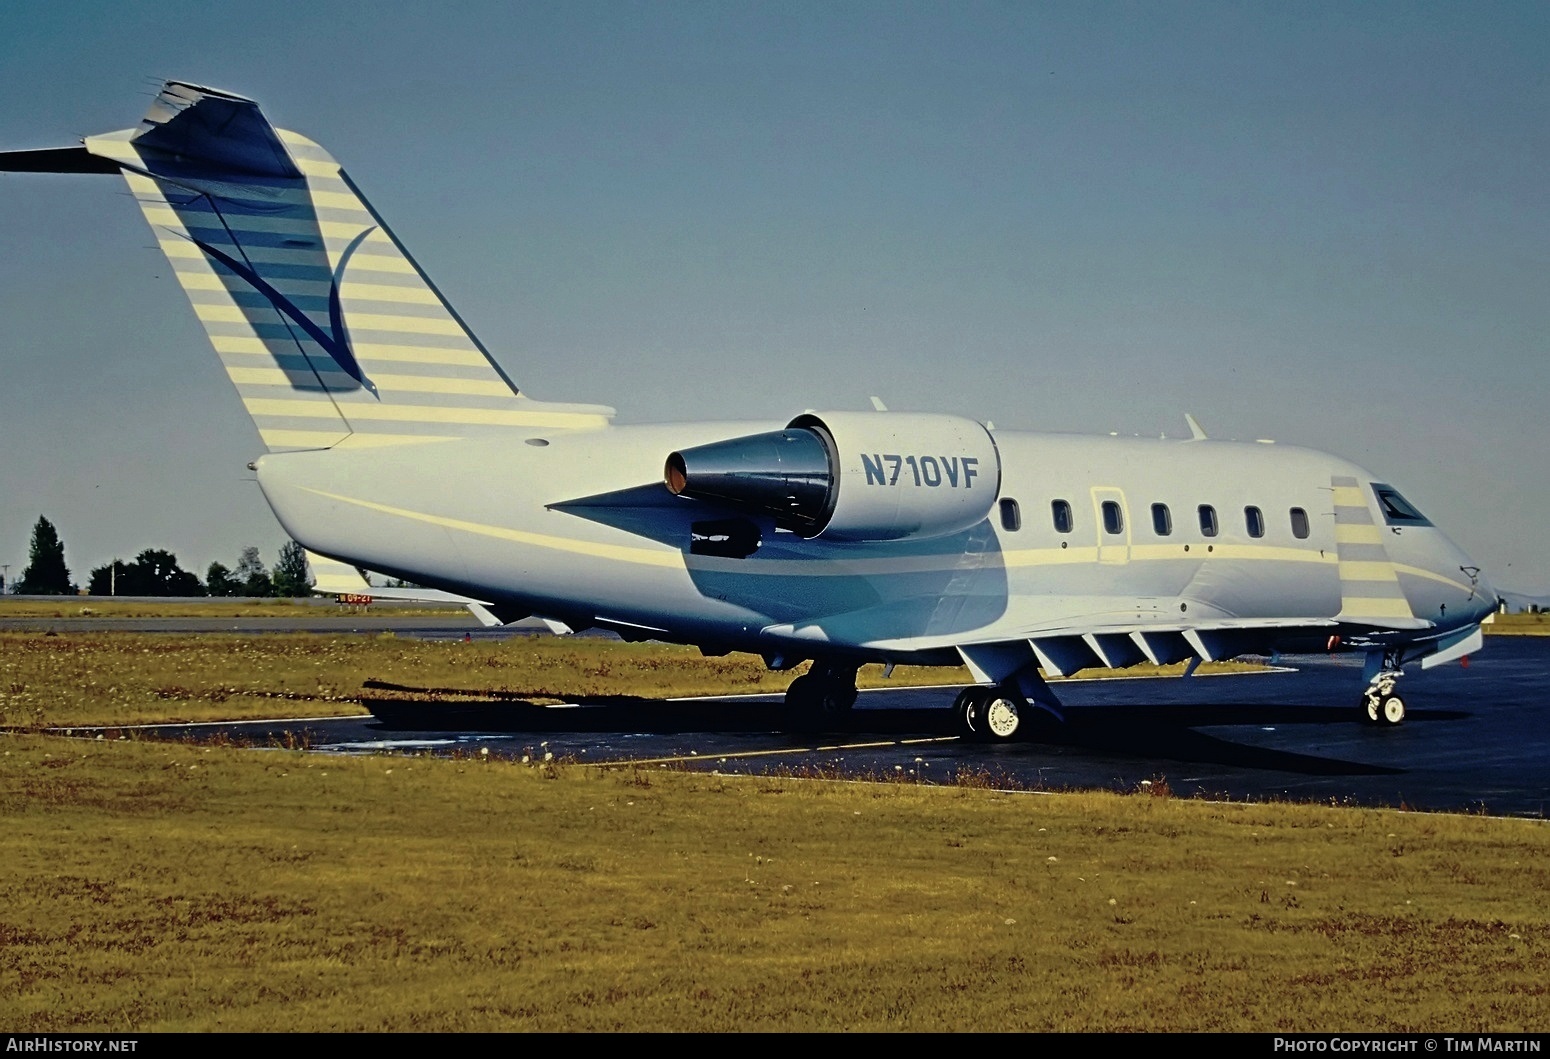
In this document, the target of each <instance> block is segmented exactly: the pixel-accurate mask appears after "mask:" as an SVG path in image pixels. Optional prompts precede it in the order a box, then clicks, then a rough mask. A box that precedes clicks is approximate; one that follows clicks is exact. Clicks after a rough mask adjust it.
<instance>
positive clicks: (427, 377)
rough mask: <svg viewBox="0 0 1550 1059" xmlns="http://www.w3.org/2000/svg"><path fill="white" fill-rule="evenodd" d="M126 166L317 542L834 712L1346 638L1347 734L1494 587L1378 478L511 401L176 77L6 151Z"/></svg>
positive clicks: (1426, 663)
mask: <svg viewBox="0 0 1550 1059" xmlns="http://www.w3.org/2000/svg"><path fill="white" fill-rule="evenodd" d="M0 169H5V170H12V171H30V172H53V173H121V174H122V175H123V177H124V179H125V180H127V181H128V183H129V188H130V191H131V193H132V194H133V196H134V198H135V199H136V201H138V202H139V204H140V207H141V209H142V210H143V211H144V213H145V217H146V220H147V221H149V222H150V225H151V229H152V231H153V232H154V233H155V235H156V239H157V242H158V243H159V244H160V246H161V249H162V251H163V252H164V253H165V254H166V256H167V258H168V260H169V262H170V263H171V265H172V268H173V269H174V271H175V272H176V274H177V277H178V280H179V282H181V283H182V285H183V289H184V290H185V292H186V293H187V295H188V299H189V301H190V302H191V303H192V304H193V308H194V312H195V313H196V314H197V315H198V317H199V319H200V320H201V321H202V322H203V324H204V327H205V330H206V331H207V332H208V334H209V337H210V341H211V344H212V345H213V346H214V347H215V352H216V353H217V354H218V355H219V357H220V358H221V362H222V363H223V364H224V365H225V366H226V370H227V373H228V374H229V375H230V377H231V380H232V382H233V383H234V384H235V385H236V387H237V392H238V393H239V395H240V396H241V398H242V401H243V403H244V404H245V405H246V407H247V411H248V414H249V415H250V416H251V417H252V419H253V422H254V424H255V425H256V427H257V429H258V432H259V436H260V437H261V438H262V440H263V442H264V444H265V446H266V447H267V449H268V452H267V454H266V455H263V456H261V457H259V458H258V459H257V461H256V462H255V463H254V464H252V467H253V468H254V470H255V471H256V472H257V476H258V482H259V486H260V488H261V489H262V490H263V493H264V496H265V498H266V499H267V500H268V502H269V504H270V506H271V507H272V508H273V509H274V513H275V515H276V516H277V517H278V518H279V520H280V523H281V524H282V525H283V526H284V528H285V530H286V532H287V533H289V534H290V535H291V537H293V538H294V539H295V540H297V541H299V542H301V543H302V544H303V545H304V546H305V547H306V548H308V549H309V550H310V551H312V552H313V553H316V554H318V555H321V556H324V557H328V558H330V559H333V560H337V561H340V562H343V563H347V564H349V565H350V566H353V567H356V568H361V569H369V570H372V571H378V572H380V573H383V574H387V575H390V576H392V577H397V578H403V579H406V580H409V581H412V582H414V583H416V584H420V585H425V586H431V587H432V588H433V589H435V590H437V591H439V592H442V593H446V594H448V598H458V599H462V600H464V601H467V602H470V603H472V604H473V605H474V606H475V608H476V610H477V611H478V612H479V613H481V614H483V615H485V616H486V617H487V619H488V620H490V621H499V622H503V623H504V622H512V621H516V620H519V619H521V618H524V617H527V616H538V617H541V618H544V619H546V620H548V621H549V622H550V623H552V624H553V625H554V626H555V627H560V626H565V627H569V628H571V629H581V628H583V627H594V626H595V627H602V628H605V629H612V630H614V631H616V632H618V633H619V634H620V635H622V636H623V637H625V638H626V639H657V640H666V641H672V642H678V643H687V644H695V645H698V646H699V647H700V648H701V650H702V651H704V652H705V653H706V654H721V653H725V652H729V651H748V652H753V653H756V654H759V655H762V656H763V657H764V659H765V661H766V663H767V664H768V665H769V666H770V667H771V668H773V669H788V668H791V667H793V666H797V665H800V664H801V663H803V662H811V663H812V664H811V667H810V668H809V670H808V672H807V673H805V674H804V675H802V676H799V677H798V678H797V679H796V680H795V681H793V682H792V684H791V686H790V690H789V691H788V692H787V694H786V702H787V705H788V707H789V708H790V712H791V714H792V720H793V724H794V725H800V726H802V727H806V728H813V727H821V726H826V725H829V724H831V723H832V722H834V721H836V720H838V719H839V715H842V714H843V713H844V711H846V710H848V709H849V708H850V707H851V706H852V705H853V704H854V702H855V698H856V687H855V677H856V671H857V668H858V667H859V666H860V665H861V664H862V663H865V662H883V663H886V664H890V665H891V664H895V663H911V664H918V665H959V664H964V665H967V667H968V669H969V672H970V673H971V674H972V675H973V677H974V680H975V681H976V685H975V686H974V687H972V688H969V689H968V690H966V691H965V692H963V693H962V694H961V695H960V696H959V698H958V701H957V703H956V705H955V709H956V711H957V716H958V719H959V723H960V725H961V728H962V731H963V732H964V733H965V734H968V735H970V736H973V737H976V738H982V739H987V740H992V741H996V740H1009V739H1013V738H1016V737H1018V736H1019V735H1021V734H1025V733H1026V731H1027V730H1028V728H1029V721H1030V719H1031V718H1033V717H1043V716H1045V715H1046V714H1048V713H1053V714H1055V715H1056V716H1058V715H1059V710H1060V704H1059V701H1058V699H1057V697H1056V695H1055V694H1054V692H1053V691H1052V690H1051V688H1050V686H1049V685H1048V684H1047V683H1046V681H1045V677H1046V676H1051V675H1054V676H1058V675H1066V674H1070V673H1073V672H1075V671H1077V670H1079V669H1082V668H1084V667H1090V666H1109V667H1125V666H1130V665H1134V664H1136V663H1139V662H1142V661H1148V662H1153V663H1159V664H1166V663H1172V662H1179V661H1184V660H1190V661H1191V665H1194V664H1195V663H1197V662H1198V661H1200V660H1208V661H1209V660H1217V659H1224V658H1231V657H1234V656H1237V655H1241V654H1271V653H1274V652H1280V651H1310V650H1319V651H1323V650H1330V651H1360V652H1363V653H1365V656H1366V663H1367V664H1366V673H1365V678H1366V681H1367V688H1366V691H1365V693H1364V694H1362V695H1361V697H1360V715H1361V716H1362V717H1363V718H1365V719H1367V720H1368V721H1371V722H1373V723H1375V724H1383V723H1387V724H1397V723H1398V722H1400V721H1401V720H1402V719H1403V717H1404V714H1405V705H1404V701H1403V699H1402V698H1401V697H1400V695H1399V694H1398V692H1397V680H1398V678H1399V676H1400V673H1401V670H1402V667H1403V666H1404V665H1405V664H1407V663H1410V662H1413V661H1417V660H1419V661H1420V662H1421V666H1422V668H1429V667H1431V666H1434V665H1437V664H1440V663H1443V662H1447V661H1449V660H1452V659H1456V658H1459V657H1461V656H1463V655H1465V654H1467V653H1469V652H1473V651H1475V650H1477V649H1478V648H1479V647H1480V646H1481V642H1482V638H1481V633H1480V624H1481V622H1482V621H1483V620H1486V619H1487V618H1488V616H1489V615H1491V614H1492V613H1493V611H1494V609H1495V605H1496V598H1497V597H1496V594H1495V592H1494V591H1493V590H1492V589H1491V587H1490V586H1489V585H1488V584H1487V583H1486V581H1485V579H1484V578H1482V577H1481V575H1480V570H1479V568H1478V567H1477V566H1476V565H1475V564H1474V563H1472V562H1471V561H1470V560H1469V558H1468V557H1467V556H1466V555H1465V554H1464V553H1463V552H1462V551H1460V550H1459V548H1458V547H1457V546H1456V545H1454V544H1453V542H1452V541H1450V540H1449V539H1448V538H1447V537H1446V536H1444V535H1443V533H1442V531H1441V530H1439V529H1437V528H1436V527H1434V526H1433V525H1432V524H1431V522H1430V521H1428V520H1427V518H1426V517H1425V516H1424V515H1423V514H1422V513H1421V512H1420V511H1419V510H1417V509H1416V508H1415V507H1414V506H1413V505H1411V504H1410V503H1409V502H1407V501H1406V500H1405V498H1404V497H1403V496H1401V495H1400V493H1399V492H1398V491H1397V490H1395V489H1394V488H1393V487H1392V486H1390V485H1388V484H1386V483H1384V482H1382V481H1378V480H1375V479H1374V478H1373V476H1372V475H1371V474H1369V473H1368V472H1367V471H1365V470H1363V469H1362V468H1360V467H1357V466H1354V465H1353V464H1350V463H1348V462H1346V461H1344V460H1341V459H1339V458H1337V457H1334V456H1330V455H1326V454H1324V453H1320V452H1313V451H1310V450H1307V449H1300V448H1292V447H1288V446H1281V445H1271V444H1261V443H1253V444H1238V443H1230V442H1223V441H1217V440H1210V439H1207V438H1206V436H1205V434H1204V432H1203V431H1201V430H1200V429H1199V428H1198V426H1197V425H1196V424H1195V423H1194V422H1193V421H1192V420H1191V422H1190V426H1191V435H1192V436H1191V437H1190V438H1189V439H1180V440H1162V439H1159V440H1149V439H1146V440H1144V439H1136V438H1116V437H1079V436H1067V435H1057V434H1037V433H1025V432H1018V431H1009V430H997V429H994V428H992V427H991V426H990V425H989V424H985V423H979V422H976V421H974V420H972V419H966V418H961V417H958V416H952V415H924V414H914V413H895V412H888V411H884V410H881V408H880V407H879V409H878V410H876V411H844V410H841V411H816V412H815V411H805V412H802V413H801V414H800V415H797V416H795V417H794V418H792V419H791V420H789V421H786V422H768V423H750V422H715V423H694V424H673V425H649V426H616V425H614V424H613V423H612V422H611V420H612V417H613V414H614V413H613V410H612V409H610V408H606V407H601V406H594V405H577V404H557V403H551V402H546V401H539V400H535V399H534V398H532V397H530V396H528V395H527V394H524V393H522V392H521V391H520V390H519V389H518V388H517V386H516V385H515V384H514V383H513V382H512V381H511V379H509V378H508V377H507V375H506V373H505V372H504V371H503V370H502V369H501V367H500V365H499V364H497V363H496V361H495V360H494V358H492V357H491V356H490V355H489V353H488V352H487V351H486V350H485V348H484V347H483V346H482V345H481V344H480V343H479V341H478V339H477V338H475V337H474V335H473V333H472V332H471V331H470V330H469V329H468V327H467V326H466V325H464V323H463V321H462V320H461V319H460V318H459V317H458V315H457V314H456V312H454V311H453V309H452V307H451V306H450V305H449V304H448V303H447V301H446V299H444V298H443V297H442V295H441V293H440V292H439V291H438V290H437V289H436V288H435V287H434V286H433V285H432V284H431V282H430V280H429V279H428V278H427V277H426V276H425V274H424V273H423V272H422V271H421V270H420V268H419V266H418V265H416V264H415V263H414V260H413V259H412V258H411V257H410V256H409V254H408V252H407V251H405V249H404V248H403V247H402V246H401V245H400V244H399V243H398V241H397V239H395V238H394V236H393V234H392V232H391V231H390V230H389V229H388V227H387V226H386V225H385V224H384V223H383V222H382V219H381V218H380V217H378V216H377V214H376V213H375V212H374V211H373V210H372V208H371V206H370V205H368V204H367V202H366V200H365V198H364V197H363V196H362V195H361V194H360V192H359V191H358V190H357V189H356V186H355V184H354V182H353V181H352V180H351V179H350V178H349V177H348V176H346V175H345V172H344V170H342V169H341V168H340V167H339V165H338V163H337V162H335V161H334V160H333V159H332V158H331V157H329V155H328V154H326V153H325V152H324V151H323V150H322V149H321V148H320V147H318V145H317V144H315V143H313V142H312V141H311V140H308V139H306V138H305V137H302V136H299V135H297V134H295V133H292V132H287V131H285V130H283V129H277V128H275V127H274V126H273V125H271V124H270V123H269V121H268V119H267V118H265V117H264V115H263V114H262V113H261V112H260V110H259V108H258V106H257V105H256V104H255V103H254V102H253V101H251V100H248V99H244V98H242V97H240V96H235V95H231V94H230V93H227V92H221V91H216V90H214V89H209V88H202V87H199V86H197V85H192V84H187V83H183V82H177V81H172V82H168V83H167V84H166V85H165V87H164V88H163V90H162V91H161V94H160V95H159V96H158V97H157V99H156V101H155V103H154V104H153V105H152V107H151V109H150V111H149V113H148V114H147V115H146V116H145V119H144V120H143V121H142V122H141V123H140V125H139V126H138V127H137V128H135V129H129V130H125V131H121V132H112V133H107V134H104V135H101V136H91V137H88V138H86V139H85V140H84V141H83V142H82V145H81V146H78V147H67V148H60V149H52V150H41V151H18V152H11V153H9V154H6V155H3V156H0Z"/></svg>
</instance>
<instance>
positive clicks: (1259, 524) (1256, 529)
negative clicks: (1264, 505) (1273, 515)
mask: <svg viewBox="0 0 1550 1059" xmlns="http://www.w3.org/2000/svg"><path fill="white" fill-rule="evenodd" d="M1243 524H1244V526H1245V527H1246V528H1247V529H1248V531H1249V536H1250V537H1263V536H1264V535H1265V513H1264V512H1263V511H1261V510H1260V509H1259V508H1257V507H1246V508H1244V509H1243Z"/></svg>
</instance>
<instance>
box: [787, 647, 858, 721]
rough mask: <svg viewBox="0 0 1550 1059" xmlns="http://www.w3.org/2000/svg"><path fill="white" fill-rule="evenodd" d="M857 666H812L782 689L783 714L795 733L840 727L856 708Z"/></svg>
mask: <svg viewBox="0 0 1550 1059" xmlns="http://www.w3.org/2000/svg"><path fill="white" fill-rule="evenodd" d="M859 668H860V666H853V665H843V664H839V665H836V664H832V663H830V664H821V663H817V662H815V663H813V667H812V668H811V669H810V670H808V671H807V672H806V673H803V674H802V675H801V676H799V677H797V678H796V679H795V680H793V681H792V682H791V685H790V686H789V687H788V688H786V712H787V714H788V716H789V717H790V718H791V727H792V728H793V730H795V731H798V732H824V731H830V730H832V729H834V728H837V727H841V726H842V725H843V722H844V721H845V720H846V719H847V718H849V716H850V710H851V707H853V706H854V705H855V704H856V670H858V669H859Z"/></svg>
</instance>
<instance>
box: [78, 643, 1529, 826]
mask: <svg viewBox="0 0 1550 1059" xmlns="http://www.w3.org/2000/svg"><path fill="white" fill-rule="evenodd" d="M1282 665H1283V667H1284V668H1283V669H1280V670H1277V671H1274V672H1270V673H1262V674H1245V675H1231V676H1196V677H1189V678H1138V679H1131V680H1107V681H1083V682H1067V683H1062V684H1060V685H1058V690H1059V692H1060V694H1061V696H1062V698H1063V700H1064V701H1065V703H1066V706H1067V713H1066V723H1065V724H1064V725H1062V726H1057V727H1055V728H1052V729H1050V730H1047V731H1045V730H1041V731H1039V732H1038V733H1036V735H1035V736H1034V737H1033V738H1031V739H1029V740H1027V741H1024V742H1019V743H1015V744H1010V745H1001V746H986V745H983V744H977V743H971V742H967V741H964V740H961V739H959V738H957V737H956V736H955V735H954V734H953V726H952V721H951V717H950V713H949V710H948V709H947V707H948V706H949V705H950V704H951V702H952V699H953V696H954V695H955V693H956V689H952V688H925V689H917V688H889V689H884V690H880V691H868V692H863V693H862V694H861V696H860V699H859V701H858V703H857V706H856V709H855V710H854V711H853V715H852V717H851V718H850V722H849V723H848V724H847V725H846V729H845V731H843V732H836V733H833V734H829V735H825V736H822V737H812V736H797V735H790V734H786V733H784V732H782V731H781V711H780V708H779V700H778V699H777V698H773V697H770V696H750V697H738V698H726V699H684V700H670V701H657V700H643V699H642V700H617V699H616V700H611V701H603V702H590V703H582V704H573V705H568V706H558V707H554V706H551V707H542V706H533V705H529V704H525V703H519V702H479V703H474V704H465V705H462V706H457V707H450V706H448V704H446V703H442V702H435V701H432V700H431V699H430V698H426V699H425V700H423V701H421V702H416V701H415V700H414V695H413V689H396V690H395V692H394V695H393V701H392V703H391V704H377V706H376V708H377V709H378V710H379V711H380V712H381V713H382V715H383V716H382V717H367V718H345V719H325V720H307V719H290V720H283V721H264V722H249V723H237V724H222V725H179V726H157V727H154V728H148V729H144V732H145V734H150V735H155V736H158V737H165V738H177V739H184V738H194V739H202V738H209V737H212V736H214V735H217V734H219V735H222V736H226V737H230V738H235V739H238V740H242V741H247V742H251V743H254V744H257V745H294V744H295V742H296V741H297V740H303V741H305V742H306V743H307V744H308V745H310V746H311V748H312V749H313V750H314V751H319V752H325V753H341V754H360V753H392V752H397V753H422V752H423V753H433V754H454V753H456V754H463V755H483V754H484V753H485V752H488V753H489V754H490V755H492V756H503V757H521V756H523V755H526V756H528V757H530V758H542V757H543V756H544V755H546V754H553V755H554V756H555V757H556V758H560V759H568V760H574V761H577V762H582V763H590V764H603V763H616V762H634V763H636V765H637V766H638V767H646V768H658V767H661V768H690V769H703V770H712V769H715V770H720V771H722V772H738V773H773V772H780V773H788V774H794V775H804V776H814V777H824V778H833V779H902V780H924V781H926V782H932V783H952V782H957V781H960V780H962V779H963V778H964V777H966V776H972V777H974V778H975V779H976V781H979V782H988V783H991V784H993V785H995V786H1001V787H1007V788H1012V789H1019V790H1064V789H1077V788H1083V789H1090V788H1107V789H1111V790H1119V791H1130V790H1138V789H1143V788H1145V787H1146V786H1147V785H1148V784H1150V785H1152V786H1154V787H1155V786H1156V785H1158V784H1163V783H1166V784H1167V786H1168V788H1169V789H1170V790H1171V791H1172V792H1173V793H1174V794H1175V795H1178V796H1202V797H1210V798H1221V799H1228V800H1234V801H1243V800H1268V799H1289V800H1293V801H1300V802H1322V803H1336V804H1354V805H1370V806H1390V807H1402V808H1413V809H1424V810H1432V811H1439V810H1447V811H1466V812H1484V813H1489V814H1493V815H1510V816H1524V817H1536V818H1544V817H1545V815H1546V811H1547V808H1550V724H1547V721H1550V709H1547V698H1550V695H1547V692H1550V638H1544V637H1520V636H1492V637H1488V638H1487V642H1486V647H1485V649H1484V650H1483V651H1482V652H1481V653H1480V654H1478V655H1476V656H1474V657H1472V658H1470V659H1469V663H1468V665H1467V666H1466V665H1461V664H1459V663H1454V664H1453V665H1450V666H1445V667H1442V668H1439V669H1436V670H1431V671H1425V672H1423V671H1421V670H1420V669H1419V667H1412V668H1411V671H1410V672H1409V673H1408V674H1407V675H1406V677H1405V678H1404V681H1403V682H1402V684H1401V688H1402V691H1403V693H1404V695H1405V700H1406V702H1407V704H1408V706H1409V714H1408V717H1407V719H1406V721H1405V723H1404V724H1402V725H1400V726H1398V727H1394V728H1385V727H1373V726H1370V725H1367V724H1364V723H1362V722H1361V721H1360V720H1359V719H1358V713H1357V701H1358V698H1359V694H1360V690H1361V687H1362V680H1361V662H1360V659H1359V658H1356V657H1349V656H1337V657H1327V656H1298V657H1295V658H1290V659H1282ZM76 731H77V733H80V732H81V730H79V729H77V730H76Z"/></svg>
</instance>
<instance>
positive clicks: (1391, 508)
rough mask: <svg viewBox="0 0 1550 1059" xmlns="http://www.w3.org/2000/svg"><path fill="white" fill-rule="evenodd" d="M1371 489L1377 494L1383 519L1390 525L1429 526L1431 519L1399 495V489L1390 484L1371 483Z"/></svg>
mask: <svg viewBox="0 0 1550 1059" xmlns="http://www.w3.org/2000/svg"><path fill="white" fill-rule="evenodd" d="M1372 491H1373V492H1374V493H1376V494H1378V507H1379V509H1380V510H1382V512H1383V521H1385V522H1387V523H1388V524H1389V525H1390V526H1430V525H1431V521H1430V520H1429V519H1427V517H1426V516H1425V515H1423V514H1421V513H1420V512H1419V511H1417V510H1416V508H1415V505H1413V504H1411V503H1410V501H1408V500H1406V499H1405V498H1404V497H1402V496H1400V495H1399V490H1398V489H1395V488H1394V487H1393V486H1391V485H1380V484H1379V483H1377V482H1373V483H1372Z"/></svg>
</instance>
